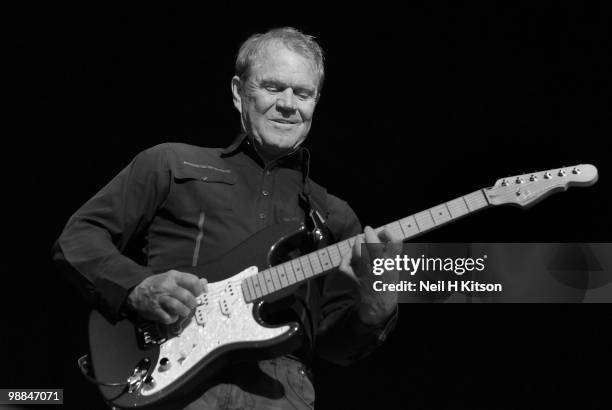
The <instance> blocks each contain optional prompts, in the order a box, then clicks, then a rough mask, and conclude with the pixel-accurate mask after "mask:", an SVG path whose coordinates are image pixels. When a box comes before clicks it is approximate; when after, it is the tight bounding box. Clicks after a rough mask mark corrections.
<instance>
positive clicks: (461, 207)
mask: <svg viewBox="0 0 612 410" xmlns="http://www.w3.org/2000/svg"><path fill="white" fill-rule="evenodd" d="M597 177H598V176H597V169H596V168H595V167H594V166H593V165H589V164H584V165H576V166H572V167H564V168H557V169H553V170H549V171H545V172H534V173H532V174H524V175H516V176H513V177H508V178H502V179H499V180H498V181H497V182H495V185H494V186H492V187H489V188H483V189H479V190H477V191H475V192H472V193H470V194H467V195H465V196H462V197H459V198H456V199H453V200H451V201H448V202H446V203H443V204H441V205H438V206H434V207H433V208H430V209H427V210H425V211H423V212H419V213H416V214H414V215H410V216H407V217H405V218H403V219H400V220H397V221H394V222H391V223H389V224H387V225H385V226H383V227H380V228H378V229H377V231H380V230H382V229H384V228H387V229H389V230H390V231H391V232H394V233H395V234H396V235H397V236H399V237H401V238H402V239H403V240H407V239H410V238H414V237H416V236H417V235H419V234H421V233H424V232H427V231H429V230H432V229H435V228H438V227H440V226H442V225H444V224H447V223H449V222H452V221H454V220H456V219H458V218H461V217H464V216H466V215H468V214H471V213H473V212H476V211H479V210H482V209H485V208H488V207H491V206H495V205H503V204H510V205H517V206H521V207H528V206H531V205H534V204H535V203H537V202H538V201H540V200H542V199H544V198H545V197H547V196H548V195H550V194H552V193H553V192H556V191H562V190H566V189H567V188H568V187H569V186H573V185H575V186H589V185H592V184H594V183H595V182H596V181H597ZM305 236H306V230H305V228H304V227H303V226H300V225H299V224H297V223H285V224H279V225H274V226H271V227H269V228H266V229H264V230H262V231H260V232H258V233H256V234H255V235H253V236H252V237H251V238H249V239H248V240H246V241H245V242H243V243H242V244H241V245H239V246H238V247H236V248H235V249H233V250H232V251H230V252H229V253H228V254H226V255H225V256H223V257H222V258H220V259H219V260H218V261H216V262H214V263H212V264H210V265H207V266H203V267H195V268H193V267H191V268H186V269H179V270H183V271H187V272H192V273H195V274H197V275H199V276H201V277H206V276H207V274H206V272H212V271H215V272H219V271H221V272H229V273H232V272H235V274H234V275H233V276H231V277H230V278H229V279H226V280H222V281H219V282H214V283H209V284H208V291H207V293H205V294H202V295H200V296H199V297H198V298H197V302H198V306H197V307H196V308H195V309H194V311H193V312H192V314H191V315H190V316H189V317H187V318H185V319H183V320H181V321H179V322H177V323H176V324H174V325H170V326H164V325H160V324H156V323H152V322H146V321H140V320H138V319H136V318H129V319H127V318H126V319H123V320H120V321H119V322H117V323H111V322H109V321H107V320H106V319H105V318H104V317H103V316H102V315H101V314H100V313H98V312H97V311H92V313H91V316H90V319H89V346H90V362H89V365H90V366H89V367H90V369H89V370H90V373H91V374H92V375H93V377H90V379H92V381H94V382H95V383H96V384H98V385H99V389H100V392H101V393H102V396H103V397H104V399H105V400H106V401H107V403H108V404H109V405H111V406H113V407H117V408H124V409H128V408H131V409H160V408H164V409H165V408H169V407H173V406H182V405H186V404H188V403H189V402H190V401H192V400H194V399H195V398H197V397H198V396H199V395H201V394H203V393H204V392H205V391H206V390H207V389H208V388H209V387H210V385H209V384H210V383H211V378H212V376H213V375H215V374H216V373H217V372H219V371H220V370H221V369H223V368H224V367H225V366H227V365H228V364H230V363H234V362H236V361H240V360H245V359H248V360H258V359H263V358H270V357H277V356H280V355H283V354H285V353H289V352H291V351H292V350H293V349H294V348H295V347H296V346H297V342H298V341H299V337H298V333H299V332H300V326H299V325H298V323H297V322H291V323H286V324H283V325H279V326H271V325H268V324H266V323H264V321H263V320H262V318H261V315H260V308H261V306H262V304H263V303H264V302H263V300H264V299H266V298H267V297H269V296H271V295H274V294H278V293H280V292H283V291H285V292H286V291H287V289H289V288H292V287H294V286H295V285H298V284H300V283H302V282H305V281H307V280H310V279H312V278H315V277H318V276H320V275H323V274H325V273H327V272H329V271H331V270H332V269H334V268H336V267H338V266H339V265H340V261H341V256H342V255H343V254H345V253H346V252H348V251H349V250H350V249H351V248H352V246H353V244H354V243H355V240H356V239H357V236H355V237H353V238H350V239H347V240H344V241H341V242H339V243H336V244H334V245H331V246H327V247H323V248H321V249H318V250H316V251H314V252H310V253H307V254H304V255H302V256H300V257H298V258H295V259H292V260H289V261H285V262H280V263H278V261H279V260H281V259H280V258H279V255H278V254H279V253H281V252H283V251H284V250H287V249H288V248H293V245H295V244H297V243H299V242H300V241H301V240H302V238H304V237H305ZM207 383H208V384H207Z"/></svg>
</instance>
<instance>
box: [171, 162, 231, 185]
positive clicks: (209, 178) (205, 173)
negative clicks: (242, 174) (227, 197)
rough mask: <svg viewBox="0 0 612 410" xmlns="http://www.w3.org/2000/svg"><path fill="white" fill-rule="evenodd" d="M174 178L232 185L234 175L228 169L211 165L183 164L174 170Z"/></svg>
mask: <svg viewBox="0 0 612 410" xmlns="http://www.w3.org/2000/svg"><path fill="white" fill-rule="evenodd" d="M174 178H175V179H178V180H181V179H192V180H199V181H202V182H219V183H223V184H229V185H234V184H235V183H236V175H234V174H233V173H232V172H231V171H230V170H229V169H222V168H216V167H213V166H211V165H197V166H196V165H195V164H193V165H187V164H183V165H181V166H179V167H177V168H176V169H175V170H174Z"/></svg>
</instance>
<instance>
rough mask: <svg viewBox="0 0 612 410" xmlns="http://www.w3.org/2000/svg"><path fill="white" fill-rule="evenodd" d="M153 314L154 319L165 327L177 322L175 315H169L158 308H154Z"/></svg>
mask: <svg viewBox="0 0 612 410" xmlns="http://www.w3.org/2000/svg"><path fill="white" fill-rule="evenodd" d="M154 312H155V316H156V317H155V319H156V320H158V321H159V322H161V323H163V324H165V325H170V324H172V323H174V322H176V321H177V320H178V316H177V315H169V314H168V313H166V311H165V310H164V309H162V308H161V307H160V306H158V307H156V308H155V311H154Z"/></svg>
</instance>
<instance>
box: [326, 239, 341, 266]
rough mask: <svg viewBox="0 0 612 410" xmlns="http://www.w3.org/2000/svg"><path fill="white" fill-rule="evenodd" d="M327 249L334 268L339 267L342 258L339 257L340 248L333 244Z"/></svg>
mask: <svg viewBox="0 0 612 410" xmlns="http://www.w3.org/2000/svg"><path fill="white" fill-rule="evenodd" d="M328 249H329V256H330V258H331V260H332V263H333V264H334V266H338V265H340V262H341V261H342V256H341V255H340V247H339V246H338V245H337V244H334V245H332V246H330V247H329V248H328Z"/></svg>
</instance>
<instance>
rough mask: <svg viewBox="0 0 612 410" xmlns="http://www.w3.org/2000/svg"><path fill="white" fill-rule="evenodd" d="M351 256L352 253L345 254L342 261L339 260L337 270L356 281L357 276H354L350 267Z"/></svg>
mask: <svg viewBox="0 0 612 410" xmlns="http://www.w3.org/2000/svg"><path fill="white" fill-rule="evenodd" d="M353 249H354V248H353ZM351 256H352V252H347V253H345V254H344V255H343V256H342V259H341V260H340V268H339V269H338V270H339V271H340V272H342V273H344V274H346V275H348V276H350V277H351V278H353V279H355V280H357V276H355V272H353V268H352V267H351V259H352V258H351Z"/></svg>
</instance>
